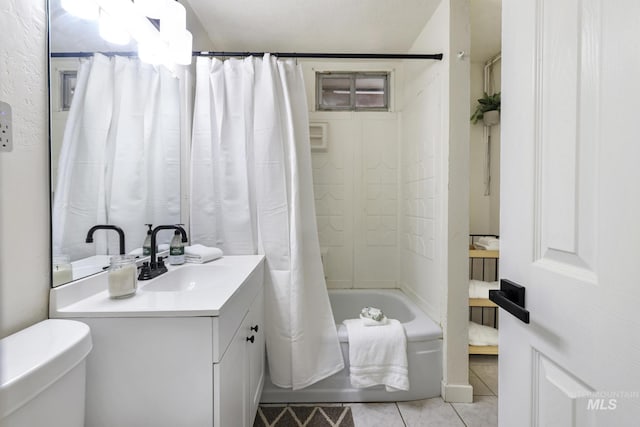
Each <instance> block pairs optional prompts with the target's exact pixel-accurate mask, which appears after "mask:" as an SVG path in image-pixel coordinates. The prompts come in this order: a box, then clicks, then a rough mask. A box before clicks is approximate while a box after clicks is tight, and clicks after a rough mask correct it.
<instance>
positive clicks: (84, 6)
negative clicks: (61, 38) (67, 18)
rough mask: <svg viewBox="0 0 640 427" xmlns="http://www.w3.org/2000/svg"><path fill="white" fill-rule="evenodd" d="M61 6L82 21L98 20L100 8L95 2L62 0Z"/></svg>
mask: <svg viewBox="0 0 640 427" xmlns="http://www.w3.org/2000/svg"><path fill="white" fill-rule="evenodd" d="M60 5H61V6H62V8H63V9H64V10H66V11H67V12H69V13H70V14H72V15H74V16H77V17H78V18H82V19H89V20H92V21H93V20H96V19H98V14H99V11H100V8H99V7H98V4H97V3H96V2H94V1H93V0H62V1H61V2H60Z"/></svg>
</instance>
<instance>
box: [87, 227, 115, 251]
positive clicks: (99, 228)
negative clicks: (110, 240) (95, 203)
mask: <svg viewBox="0 0 640 427" xmlns="http://www.w3.org/2000/svg"><path fill="white" fill-rule="evenodd" d="M96 230H114V231H115V232H116V233H118V237H119V241H120V255H124V231H122V228H120V227H118V226H117V225H108V224H99V225H94V226H93V227H91V228H90V229H89V231H88V232H87V238H86V239H85V242H86V243H93V232H94V231H96Z"/></svg>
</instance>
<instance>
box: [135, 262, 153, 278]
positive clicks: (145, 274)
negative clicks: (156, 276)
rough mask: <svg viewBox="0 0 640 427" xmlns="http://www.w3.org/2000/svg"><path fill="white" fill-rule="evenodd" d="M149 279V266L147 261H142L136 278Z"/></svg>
mask: <svg viewBox="0 0 640 427" xmlns="http://www.w3.org/2000/svg"><path fill="white" fill-rule="evenodd" d="M149 279H151V268H150V267H149V263H148V262H147V261H145V262H143V263H142V266H141V267H140V274H139V275H138V280H149Z"/></svg>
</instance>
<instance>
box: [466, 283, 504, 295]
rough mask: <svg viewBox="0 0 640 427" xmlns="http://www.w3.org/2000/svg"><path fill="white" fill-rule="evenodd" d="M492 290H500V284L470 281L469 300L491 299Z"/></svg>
mask: <svg viewBox="0 0 640 427" xmlns="http://www.w3.org/2000/svg"><path fill="white" fill-rule="evenodd" d="M490 289H500V282H498V281H496V282H483V281H482V280H469V298H489V290H490Z"/></svg>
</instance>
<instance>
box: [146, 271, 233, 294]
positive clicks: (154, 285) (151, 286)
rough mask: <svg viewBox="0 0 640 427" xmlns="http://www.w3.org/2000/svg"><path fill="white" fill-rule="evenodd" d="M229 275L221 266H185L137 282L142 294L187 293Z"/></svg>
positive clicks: (217, 281) (211, 284)
mask: <svg viewBox="0 0 640 427" xmlns="http://www.w3.org/2000/svg"><path fill="white" fill-rule="evenodd" d="M228 273H229V270H228V268H225V266H223V265H185V266H182V267H179V268H176V269H175V270H169V271H168V272H166V273H164V274H163V275H161V276H159V277H156V278H155V279H153V280H149V281H147V282H144V281H139V282H138V286H140V290H141V291H144V292H188V291H193V290H202V289H203V288H207V287H211V286H213V285H214V284H215V283H219V281H220V279H221V278H224V276H226V275H227V274H228Z"/></svg>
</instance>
